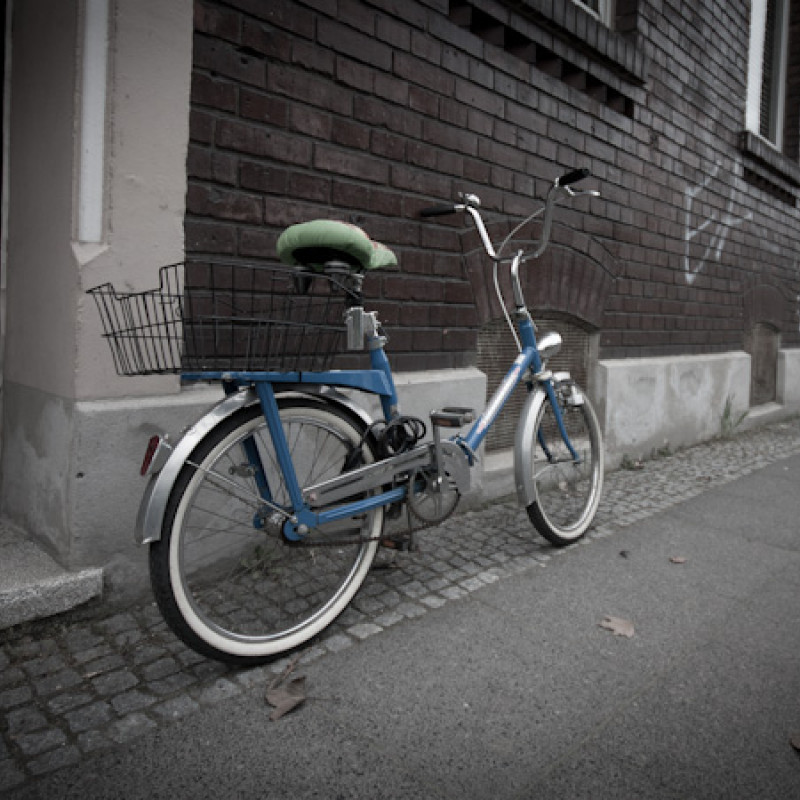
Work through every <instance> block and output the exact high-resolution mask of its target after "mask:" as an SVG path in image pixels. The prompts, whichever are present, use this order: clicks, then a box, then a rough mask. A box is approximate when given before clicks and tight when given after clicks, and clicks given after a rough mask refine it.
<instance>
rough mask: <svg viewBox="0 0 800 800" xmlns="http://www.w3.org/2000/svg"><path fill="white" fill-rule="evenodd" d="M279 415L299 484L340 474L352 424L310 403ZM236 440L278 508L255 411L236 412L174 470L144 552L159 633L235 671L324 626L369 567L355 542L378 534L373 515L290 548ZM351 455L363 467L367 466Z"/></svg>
mask: <svg viewBox="0 0 800 800" xmlns="http://www.w3.org/2000/svg"><path fill="white" fill-rule="evenodd" d="M280 413H281V421H282V423H283V427H284V431H285V433H286V437H287V441H288V444H289V449H290V452H291V454H292V460H293V463H294V465H295V470H296V473H297V476H298V480H299V481H300V485H301V486H306V485H310V484H312V483H315V482H317V481H320V480H323V479H325V478H331V477H335V476H337V475H340V474H341V473H342V471H343V470H344V468H345V467H344V465H345V459H346V458H347V456H348V455H349V454H350V453H351V451H352V449H353V447H354V446H356V445H358V444H359V442H360V441H361V431H360V430H359V429H358V428H357V427H356V425H355V424H354V423H353V422H352V421H351V420H350V419H349V418H346V417H345V416H344V415H343V414H341V413H339V412H338V411H337V410H335V409H334V408H332V407H330V406H325V405H322V404H319V403H317V402H315V401H313V400H308V401H306V400H290V401H284V402H282V403H281V408H280ZM246 441H252V442H254V443H255V444H256V446H257V448H258V452H259V455H260V457H261V460H262V463H263V464H264V467H265V471H266V472H267V479H268V481H269V484H270V489H271V493H272V498H273V500H274V502H276V503H277V504H279V505H283V504H287V503H288V498H287V494H286V489H285V485H284V482H283V480H282V477H281V475H280V470H279V469H278V467H277V461H276V458H275V454H274V450H273V448H272V444H271V441H270V438H269V434H268V432H267V429H266V423H265V421H264V418H263V416H262V415H261V411H260V408H259V407H257V406H256V407H251V408H248V409H245V410H244V411H243V412H240V414H239V415H236V417H235V418H233V419H232V420H231V421H230V424H229V425H228V426H227V427H226V428H224V429H221V430H218V431H213V432H212V433H211V434H210V435H209V437H207V440H206V441H204V442H203V443H201V445H200V446H199V447H198V450H197V451H196V454H195V455H193V457H192V461H193V462H194V463H195V464H197V467H196V468H192V467H187V468H185V469H186V474H185V475H184V476H182V477H183V480H179V482H178V484H176V490H175V491H176V492H180V496H179V497H178V498H177V499H176V502H175V503H174V504H173V503H172V502H170V504H169V506H170V509H171V511H172V513H171V514H170V513H169V512H168V515H167V517H168V518H167V524H166V526H165V527H166V528H167V530H165V534H166V535H165V537H164V539H163V540H162V541H161V542H159V543H156V544H154V546H153V549H152V550H151V565H152V566H154V568H153V583H154V588H156V596H157V598H159V605H160V606H161V607H162V612H164V616H165V618H166V619H167V621H168V622H169V623H170V625H171V627H172V628H173V629H174V630H175V632H176V633H177V634H178V635H179V636H180V637H181V638H182V639H183V640H184V641H186V642H187V643H188V644H189V645H190V646H192V647H193V648H194V649H196V650H199V651H200V652H203V653H204V654H206V655H210V656H212V657H215V658H219V659H221V660H225V661H233V662H239V663H241V662H252V661H257V660H264V659H265V658H268V657H272V656H274V655H277V654H280V653H283V652H285V651H287V650H291V649H293V648H295V647H297V646H299V645H300V644H302V643H304V642H306V641H307V640H308V639H310V638H311V637H313V636H314V635H315V634H317V633H319V632H320V631H321V630H323V629H324V628H325V627H327V626H328V625H329V624H330V623H331V622H332V621H333V620H334V619H335V618H336V617H337V616H338V615H339V614H340V613H341V612H342V611H343V610H344V609H345V608H346V606H347V605H348V603H349V602H350V600H351V599H352V597H353V595H354V594H355V592H356V591H357V590H358V588H359V586H360V585H361V583H362V582H363V580H364V578H365V577H366V574H367V572H368V570H369V567H370V564H371V562H372V559H373V557H374V554H375V550H376V547H377V542H375V541H372V542H359V541H357V540H358V538H359V537H363V538H368V537H374V536H377V535H378V534H379V533H380V531H381V528H382V525H383V509H376V510H373V511H371V512H368V513H366V514H364V515H362V516H360V517H358V518H354V519H350V520H344V521H342V522H340V523H337V524H335V525H332V526H330V527H327V526H326V528H324V529H316V530H313V531H311V532H310V533H309V535H308V536H307V537H306V539H305V540H304V541H303V542H302V543H300V544H299V545H298V544H293V543H290V542H287V541H286V540H285V539H284V537H283V535H282V533H281V532H280V524H279V523H280V518H279V517H273V518H272V519H270V512H269V511H266V512H265V509H264V507H263V504H261V503H260V502H259V500H258V490H257V487H256V483H255V476H254V474H253V470H252V468H251V467H250V464H249V462H248V459H247V457H246V455H245V451H244V447H243V444H244V442H246ZM363 450H364V460H365V462H368V461H371V460H373V454H372V453H371V452H370V451H369V449H368V447H367V446H365V447H364V448H363ZM265 521H266V524H265ZM332 539H335V540H336V542H338V543H337V544H335V545H331V540H332ZM348 539H349V540H350V543H344V541H346V540H348ZM153 562H155V564H154V565H153ZM165 577H166V581H165V580H164V579H165ZM165 583H166V584H167V588H166V590H165V586H164V584H165ZM157 584H158V585H157Z"/></svg>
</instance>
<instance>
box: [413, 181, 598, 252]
mask: <svg viewBox="0 0 800 800" xmlns="http://www.w3.org/2000/svg"><path fill="white" fill-rule="evenodd" d="M591 174H592V173H591V171H590V170H588V169H586V168H585V167H583V168H581V169H575V170H572V171H571V172H567V173H565V174H564V175H562V176H561V177H560V178H556V179H555V181H554V182H553V185H552V186H551V187H550V189H549V190H548V192H547V198H546V200H545V203H544V206H542V208H540V209H538V210H537V211H535V212H534V213H533V214H531V215H530V216H529V217H527V218H526V219H525V220H524V221H523V222H522V223H520V224H519V225H518V226H517V227H516V228H514V230H513V231H512V232H511V234H509V235H508V237H506V239H505V241H504V242H503V244H502V245H501V246H500V249H499V252H502V251H503V248H504V247H505V245H506V244H507V242H508V241H509V239H510V238H511V236H512V235H513V234H515V233H516V232H517V231H519V230H520V228H522V227H523V226H524V225H526V224H527V223H528V222H530V221H531V220H533V219H534V218H535V217H538V216H540V215H541V214H542V213H544V223H543V226H542V236H541V239H540V240H539V246H538V247H537V248H536V250H535V252H533V253H532V254H530V255H528V256H523V255H522V253H520V254H519V255H518V256H517V258H518V259H520V260H526V259H527V258H538V257H539V256H540V255H541V254H542V253H543V252H544V250H545V249H546V247H547V244H548V242H549V240H550V226H551V222H552V214H553V206H554V205H555V201H556V197H557V196H558V195H559V194H566V195H567V196H568V197H577V196H579V195H581V194H594V195H596V194H597V192H585V193H584V192H574V191H573V190H572V189H570V188H569V187H570V185H571V184H573V183H577V182H578V181H582V180H583V179H584V178H588V177H589V176H590V175H591ZM559 190H560V191H559ZM461 199H462V201H463V202H461V203H448V204H447V205H439V206H430V207H429V208H423V209H422V210H421V211H420V212H419V215H420V216H421V217H444V216H447V215H449V214H455V213H456V212H458V211H466V212H468V213H469V215H470V216H471V217H472V219H473V221H474V222H475V225H476V227H477V229H478V232H479V233H480V236H481V239H482V241H483V245H484V247H485V248H486V252H487V253H488V255H489V257H490V258H492V259H495V260H496V259H498V258H499V255H498V254H497V253H495V249H494V246H493V245H492V243H491V241H490V239H489V236H488V233H487V231H486V226H485V225H484V222H483V218H482V217H481V214H480V211H478V208H479V207H480V200H478V198H477V197H476V196H475V195H471V194H469V195H461Z"/></svg>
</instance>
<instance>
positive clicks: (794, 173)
mask: <svg viewBox="0 0 800 800" xmlns="http://www.w3.org/2000/svg"><path fill="white" fill-rule="evenodd" d="M741 147H742V150H743V151H744V153H745V154H746V155H748V156H750V157H751V158H752V159H754V160H755V161H757V162H759V163H760V164H761V165H762V166H764V167H766V168H767V169H768V170H769V171H770V172H772V173H775V174H776V175H777V176H779V177H780V178H783V179H784V180H786V181H788V182H789V183H791V184H793V185H794V186H798V187H800V164H798V163H796V162H795V161H792V160H791V159H790V158H787V157H786V156H785V155H784V154H783V153H781V152H780V150H776V149H775V147H773V146H772V145H771V144H770V143H769V142H768V141H766V140H765V139H762V138H761V137H760V136H758V135H757V134H755V133H753V132H752V131H743V132H742V141H741Z"/></svg>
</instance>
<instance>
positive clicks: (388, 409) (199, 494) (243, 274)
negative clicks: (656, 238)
mask: <svg viewBox="0 0 800 800" xmlns="http://www.w3.org/2000/svg"><path fill="white" fill-rule="evenodd" d="M588 174H589V173H588V171H587V170H577V171H575V172H571V173H569V174H567V175H565V176H563V177H561V178H560V179H558V180H556V181H555V182H554V184H553V185H552V186H551V187H550V189H549V191H548V194H547V198H546V202H545V203H544V205H543V206H542V207H541V208H539V209H538V210H537V211H535V212H534V213H533V214H531V215H530V216H529V217H528V218H527V219H525V220H523V221H522V222H521V223H520V224H519V225H517V226H516V227H515V228H514V230H512V231H511V233H510V234H509V235H508V237H506V239H505V240H504V241H503V243H502V245H500V247H498V248H497V249H495V247H494V245H493V244H492V242H491V240H490V238H489V235H488V232H487V229H486V226H485V224H484V221H483V218H482V216H481V213H480V210H479V207H480V203H479V200H478V198H477V197H475V196H474V195H462V196H461V197H460V200H459V202H458V203H455V204H450V205H445V206H438V207H435V208H430V209H427V210H425V211H423V212H422V215H423V216H425V217H434V216H439V215H444V214H453V213H457V212H465V213H466V214H468V215H469V217H470V218H471V219H472V221H473V222H474V224H475V225H476V227H477V230H478V233H479V235H480V238H481V241H482V243H483V246H484V247H485V249H486V253H487V255H488V257H489V260H490V262H491V263H492V265H493V269H494V274H495V287H496V289H497V292H498V296H499V297H500V301H501V304H502V306H503V308H504V310H505V315H506V320H507V321H508V323H509V326H510V328H511V330H512V333H514V335H515V338H516V341H517V344H518V346H519V355H518V356H517V357H516V358H515V360H514V362H513V363H512V364H511V366H510V368H509V370H508V373H507V375H506V377H505V379H504V380H503V381H502V383H501V384H500V386H499V387H498V389H497V391H496V392H495V393H494V395H493V397H492V398H491V399H490V401H489V403H488V404H487V406H486V408H485V409H484V410H483V412H482V413H480V415H476V414H475V413H474V412H473V411H472V410H471V409H466V408H444V409H440V410H436V411H433V412H432V413H431V415H430V428H431V431H432V435H431V436H430V437H428V435H427V429H428V425H427V424H426V423H425V422H424V421H422V420H420V419H416V418H412V417H408V416H404V415H402V414H401V412H400V409H399V404H398V398H397V393H396V391H395V385H394V381H393V378H392V371H391V368H390V365H389V361H388V359H387V356H386V352H385V345H386V342H387V339H386V336H385V335H384V332H383V329H382V327H381V325H380V322H379V320H378V318H377V314H376V313H375V312H368V311H365V310H364V307H363V302H362V286H363V280H364V276H365V274H367V273H368V272H369V271H370V270H371V269H376V268H380V267H383V266H388V265H390V264H393V263H395V261H394V255H393V253H392V252H391V251H390V250H388V249H387V248H385V247H382V246H381V245H378V244H376V243H374V242H372V241H371V240H370V239H369V238H368V237H367V236H366V234H365V233H364V232H363V231H361V230H360V229H358V228H355V227H353V226H350V225H347V224H345V223H342V222H336V221H331V220H315V221H311V222H308V223H302V224H300V225H295V226H292V227H290V228H289V229H287V231H285V232H284V234H283V235H282V236H281V238H280V239H279V241H278V252H279V256H280V258H281V260H282V261H283V262H284V264H285V265H284V266H281V267H277V268H276V267H269V268H267V267H258V266H253V265H244V264H240V263H235V262H228V263H221V262H215V263H203V262H198V261H195V262H192V263H187V264H181V265H172V266H170V267H165V268H163V269H162V271H161V282H160V286H159V288H158V289H155V290H152V291H149V292H141V293H136V294H118V293H116V292H115V291H114V289H113V287H112V286H110V285H109V284H105V285H103V286H99V287H96V288H95V289H92V290H90V293H91V294H93V295H94V297H95V300H96V301H97V304H98V308H99V310H100V313H101V317H102V320H103V325H104V336H105V337H106V338H107V339H108V341H109V343H110V345H111V349H112V353H113V354H114V359H115V366H116V369H117V371H118V372H120V374H126V375H141V374H153V373H179V374H180V375H181V378H182V380H184V381H218V382H220V383H221V384H222V387H223V389H224V393H225V394H224V398H223V399H222V400H221V401H220V402H219V404H218V405H216V406H215V407H214V408H213V409H212V410H211V411H209V412H208V413H207V414H205V415H204V416H203V417H202V418H201V419H200V420H198V421H197V422H196V423H195V424H194V425H193V426H192V427H191V428H189V429H188V431H186V432H185V433H184V434H183V436H182V437H181V438H180V440H179V441H177V442H172V441H170V439H169V438H168V437H166V436H156V437H153V439H151V441H150V443H149V446H148V449H147V454H146V456H145V461H144V463H143V466H142V474H144V475H147V476H149V482H148V485H147V488H146V490H145V493H144V497H143V499H142V503H141V507H140V511H139V516H138V519H137V525H136V533H137V540H138V541H139V542H140V543H146V544H149V545H150V574H151V582H152V586H153V591H154V594H155V597H156V600H157V602H158V606H159V608H160V610H161V612H162V614H163V616H164V618H165V619H166V621H167V623H168V624H169V625H170V627H171V628H172V629H173V631H174V632H175V633H176V634H177V635H178V636H179V637H180V638H181V639H182V640H183V641H184V642H185V643H186V644H188V645H189V646H190V647H192V648H194V649H195V650H197V651H198V652H200V653H202V654H204V655H207V656H210V657H213V658H216V659H219V660H222V661H226V662H231V663H238V664H253V663H258V662H261V661H264V660H267V659H270V658H272V657H274V656H276V655H278V654H281V653H285V652H286V651H289V650H292V649H294V648H296V647H298V646H299V645H301V644H303V643H305V642H307V641H308V640H309V639H311V638H312V637H313V636H315V635H316V634H318V633H319V632H320V631H322V630H323V629H325V628H326V627H327V626H328V625H330V624H331V622H333V620H334V619H335V618H336V617H337V616H338V615H339V614H340V613H341V612H342V611H343V610H344V609H345V608H346V607H347V605H348V604H349V603H350V601H351V600H352V598H353V596H354V595H355V593H356V592H357V591H358V589H359V587H360V586H361V584H362V582H363V581H364V579H365V577H366V575H367V572H368V571H369V569H370V566H371V564H372V561H373V558H374V556H375V553H376V550H377V548H378V546H379V545H380V543H381V541H382V540H384V539H385V537H386V534H385V532H384V522H385V520H386V519H387V518H390V517H392V518H393V517H397V516H398V515H399V514H400V513H402V512H403V511H404V510H405V511H406V513H407V518H408V521H409V529H414V528H415V527H423V526H429V525H433V524H437V523H439V522H441V521H442V520H444V519H446V518H447V517H448V516H449V515H450V514H451V513H452V512H453V511H454V509H455V508H456V506H457V504H458V501H459V498H460V497H461V495H463V494H464V493H466V492H467V491H468V490H469V487H470V472H471V467H472V466H473V465H474V464H475V462H476V460H477V458H478V455H477V454H478V450H479V448H480V445H481V443H482V441H483V440H484V438H485V437H486V435H487V433H488V431H489V429H490V428H491V426H492V424H493V422H494V421H495V419H496V418H497V416H498V414H499V413H500V411H501V409H502V408H503V406H504V404H505V402H506V400H507V399H508V397H509V396H510V394H511V392H512V391H513V390H514V388H515V387H516V386H517V385H518V384H519V383H520V382H525V383H526V384H527V387H528V390H529V393H528V395H527V400H526V403H525V406H524V408H523V411H522V413H521V417H520V420H519V424H518V427H517V432H516V440H515V450H514V452H515V479H516V487H517V493H518V496H519V499H520V501H521V503H522V504H523V506H524V507H525V508H526V509H527V511H528V514H529V516H530V519H531V521H532V522H533V524H534V525H535V527H536V529H537V530H538V531H539V532H540V533H541V534H542V535H543V536H544V537H546V538H547V539H548V540H549V541H550V542H552V543H553V544H554V545H556V546H563V545H568V544H571V543H573V542H575V541H577V540H578V539H580V538H581V537H582V536H583V535H584V533H585V532H586V530H587V529H588V527H589V525H590V524H591V522H592V519H593V518H594V515H595V512H596V510H597V506H598V502H599V500H600V494H601V491H602V485H603V448H602V439H601V434H600V429H599V425H598V423H597V418H596V416H595V413H594V411H593V409H592V406H591V404H590V402H589V399H588V398H587V397H586V395H585V394H584V392H583V391H582V390H581V388H580V387H579V386H577V385H576V384H575V382H574V381H573V380H572V379H571V378H570V376H569V374H568V373H566V372H556V373H553V372H552V371H550V370H548V369H547V361H548V359H549V358H551V357H552V356H553V355H555V353H556V352H558V350H559V348H560V346H561V337H560V336H559V335H558V334H557V333H554V332H551V333H547V334H545V335H543V336H541V337H540V338H539V339H538V341H537V335H536V329H535V326H534V323H533V320H532V318H531V315H530V313H529V311H528V309H527V306H526V303H525V299H524V296H523V292H522V286H521V282H520V278H519V272H520V268H521V267H522V266H523V264H525V263H526V262H527V261H529V260H532V259H536V258H537V257H538V256H540V255H541V253H542V252H543V251H544V249H545V248H546V247H547V244H548V241H549V237H550V229H551V223H552V214H553V209H554V206H555V204H556V202H557V201H558V200H559V199H563V198H570V197H575V196H578V195H584V194H595V193H594V192H578V191H574V190H573V189H572V188H571V185H572V184H574V183H576V182H577V181H579V180H581V179H582V178H585V177H587V175H588ZM540 216H542V217H543V219H542V223H541V224H542V227H541V234H540V237H539V239H538V244H536V245H535V246H534V247H533V249H531V250H529V251H524V250H518V251H516V252H513V253H511V254H510V255H504V250H505V249H506V248H507V247H508V245H509V243H510V242H512V240H513V239H514V237H515V236H516V235H517V234H518V233H519V232H520V231H521V230H522V229H523V227H524V226H526V225H528V223H530V222H531V221H532V220H534V219H535V218H537V217H540ZM500 268H507V269H509V270H510V276H511V286H512V288H513V304H514V307H513V309H512V311H511V312H509V311H508V310H506V305H505V303H504V302H503V298H502V296H501V293H500V289H499V280H498V270H499V269H500ZM512 317H513V319H512ZM364 347H366V349H367V351H368V357H369V367H368V368H366V369H363V368H361V369H360V368H355V366H356V365H355V364H351V365H350V366H352V367H353V368H344V369H332V368H331V364H332V363H333V359H334V358H339V359H340V361H341V358H342V357H343V356H344V358H345V359H348V358H349V359H353V358H354V355H353V354H354V353H356V352H357V351H358V350H362V349H364ZM345 366H348V365H347V362H346V361H345ZM342 390H347V391H346V392H345V391H342ZM351 390H356V391H358V392H364V393H367V394H369V395H374V396H377V397H378V398H379V400H380V405H381V409H382V416H381V418H380V419H372V418H371V417H370V415H369V414H368V413H367V412H366V411H365V410H364V409H363V407H361V406H360V405H358V404H357V403H355V402H354V401H353V400H352V399H351V395H352V394H353V391H351ZM447 433H449V434H450V435H449V436H448V435H445V434H447Z"/></svg>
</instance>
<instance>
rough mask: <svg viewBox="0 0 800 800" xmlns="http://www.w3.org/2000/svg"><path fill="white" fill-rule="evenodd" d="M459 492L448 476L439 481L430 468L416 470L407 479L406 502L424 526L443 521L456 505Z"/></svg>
mask: <svg viewBox="0 0 800 800" xmlns="http://www.w3.org/2000/svg"><path fill="white" fill-rule="evenodd" d="M460 499H461V494H460V493H459V491H458V487H457V486H456V484H455V482H454V481H453V480H452V479H451V478H450V476H449V475H448V474H447V473H445V474H444V476H443V477H442V479H441V481H440V480H439V475H438V473H436V472H434V471H432V470H417V471H416V472H415V473H414V474H413V475H412V476H411V478H410V479H409V481H408V496H407V498H406V504H407V506H408V510H409V513H410V514H412V515H413V516H414V518H415V519H417V520H419V521H420V522H421V523H423V526H424V527H428V526H430V525H438V524H439V523H441V522H444V521H445V520H446V519H447V518H448V517H449V516H450V515H451V514H452V513H453V512H454V511H455V510H456V507H457V506H458V502H459V500H460Z"/></svg>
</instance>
